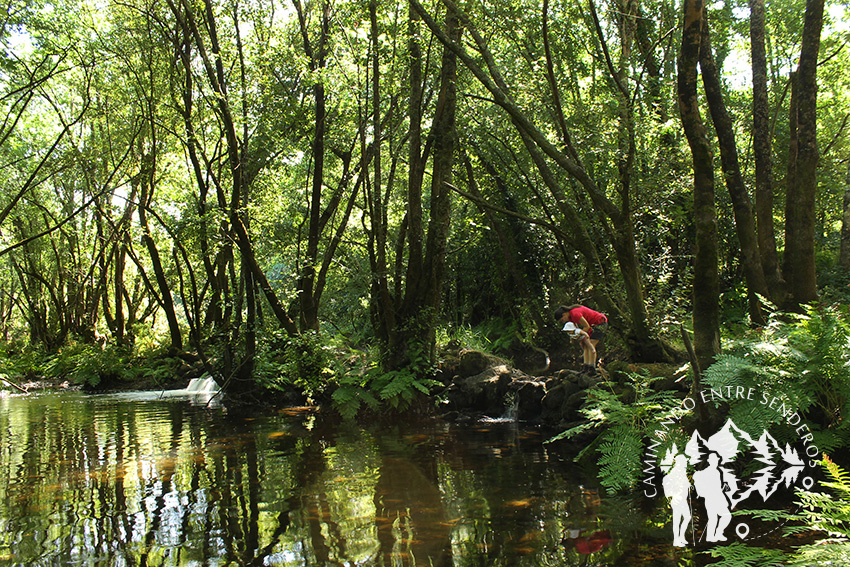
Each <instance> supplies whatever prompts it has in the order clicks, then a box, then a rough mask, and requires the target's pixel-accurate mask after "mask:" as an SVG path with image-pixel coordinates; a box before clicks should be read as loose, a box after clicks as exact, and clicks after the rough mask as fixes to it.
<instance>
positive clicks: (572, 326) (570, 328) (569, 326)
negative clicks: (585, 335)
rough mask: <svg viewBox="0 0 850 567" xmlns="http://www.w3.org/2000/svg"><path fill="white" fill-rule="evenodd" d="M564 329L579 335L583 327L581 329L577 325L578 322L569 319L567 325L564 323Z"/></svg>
mask: <svg viewBox="0 0 850 567" xmlns="http://www.w3.org/2000/svg"><path fill="white" fill-rule="evenodd" d="M563 330H564V331H566V332H568V333H572V334H574V335H576V336H578V335H580V334H581V329H579V328H578V327H576V324H575V323H573V322H572V321H567V324H566V325H564V329H563Z"/></svg>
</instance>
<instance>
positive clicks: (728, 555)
mask: <svg viewBox="0 0 850 567" xmlns="http://www.w3.org/2000/svg"><path fill="white" fill-rule="evenodd" d="M708 553H709V554H711V556H712V557H720V558H721V559H720V561H718V562H716V563H712V566H713V567H774V566H776V567H778V566H781V565H784V564H785V557H784V554H783V553H782V552H781V551H779V550H777V549H767V548H764V547H749V546H747V545H744V544H743V543H741V542H739V541H736V542H734V543H731V544H729V545H723V546H719V547H714V548H712V549H709V550H708Z"/></svg>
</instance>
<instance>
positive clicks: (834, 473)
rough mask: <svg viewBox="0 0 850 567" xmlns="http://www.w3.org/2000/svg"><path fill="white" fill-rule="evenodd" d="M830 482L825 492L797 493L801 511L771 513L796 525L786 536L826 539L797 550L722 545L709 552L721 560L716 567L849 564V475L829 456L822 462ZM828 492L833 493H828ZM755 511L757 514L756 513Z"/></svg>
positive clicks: (822, 484)
mask: <svg viewBox="0 0 850 567" xmlns="http://www.w3.org/2000/svg"><path fill="white" fill-rule="evenodd" d="M821 464H822V465H823V468H824V470H825V472H826V475H827V478H828V479H829V480H826V481H822V482H821V483H820V487H821V488H822V489H824V490H822V491H819V492H810V491H805V490H798V491H797V498H798V503H799V504H800V506H801V511H800V512H797V513H789V512H782V511H775V510H774V511H770V512H771V514H772V516H773V517H772V519H773V520H775V521H776V520H785V521H791V522H794V523H795V525H792V526H790V527H787V528H785V534H786V535H793V534H798V533H802V532H807V531H812V530H814V531H816V532H820V533H821V534H823V535H824V536H825V537H824V538H823V539H820V540H819V541H817V542H816V543H813V544H807V545H802V546H799V547H797V548H796V549H795V550H794V551H791V552H783V551H781V550H777V549H767V548H764V547H757V546H748V545H746V544H744V543H742V542H735V543H732V544H729V545H724V546H719V547H716V548H714V549H712V550H710V551H709V554H710V555H711V556H712V557H715V558H719V559H720V560H719V561H718V562H716V563H712V565H713V566H715V567H779V566H782V567H811V566H820V565H850V473H848V472H847V471H845V470H844V469H842V468H841V467H840V466H838V465H837V464H836V463H835V462H833V461H832V460H831V459H830V458H829V457H826V456H824V458H823V460H822V461H821ZM827 490H829V491H831V493H830V492H827ZM753 512H756V511H753Z"/></svg>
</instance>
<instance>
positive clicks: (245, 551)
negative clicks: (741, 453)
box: [0, 392, 690, 566]
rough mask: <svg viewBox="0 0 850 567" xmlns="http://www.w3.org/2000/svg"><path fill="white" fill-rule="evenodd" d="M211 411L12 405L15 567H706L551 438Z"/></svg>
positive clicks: (528, 431) (2, 513)
mask: <svg viewBox="0 0 850 567" xmlns="http://www.w3.org/2000/svg"><path fill="white" fill-rule="evenodd" d="M208 399H209V395H205V394H200V395H188V394H187V395H180V394H173V393H172V394H167V395H162V394H161V393H157V392H135V393H121V394H107V395H89V394H84V393H79V392H61V393H36V394H27V395H14V394H13V395H6V396H5V397H2V398H0V451H2V453H0V496H2V498H0V566H7V565H22V566H23V565H26V566H31V565H45V566H47V565H87V566H88V565H95V566H140V565H161V566H190V565H191V566H194V565H210V566H218V565H222V566H223V565H286V566H307V565H340V566H354V565H387V566H389V565H392V566H403V565H435V566H437V565H446V566H448V565H455V566H478V565H480V566H490V565H519V566H522V565H529V566H546V565H552V566H555V565H558V566H563V565H614V564H616V565H659V566H661V565H684V564H690V560H689V559H688V556H687V555H686V556H684V557H683V556H682V553H683V552H681V551H680V550H676V549H674V548H672V546H671V545H670V542H669V540H670V536H669V534H668V533H667V531H666V530H663V531H662V528H663V525H664V519H663V518H661V519H659V518H653V517H651V516H648V515H647V513H646V511H642V510H641V505H640V503H639V502H632V501H629V500H627V499H622V498H615V497H609V496H607V495H606V494H605V493H604V491H602V490H601V489H600V488H599V487H598V486H596V484H595V483H594V481H593V480H592V478H590V479H589V478H587V476H586V474H585V473H584V472H583V471H582V470H581V469H579V468H578V467H577V465H575V464H574V463H573V462H572V456H571V455H566V454H561V453H560V452H559V451H558V450H557V448H556V447H554V446H553V445H550V444H546V443H544V442H545V441H546V440H547V438H548V436H549V434H548V433H545V432H541V431H540V430H539V429H537V428H534V427H530V426H524V425H523V424H518V423H515V422H505V421H499V420H494V421H479V422H467V423H463V424H455V423H448V422H444V421H440V420H437V419H428V420H416V421H415V423H399V422H395V423H391V422H386V423H383V422H382V423H377V422H376V423H374V424H372V425H362V424H360V425H355V424H349V423H345V422H340V421H339V420H337V419H332V418H328V417H322V415H321V414H320V413H319V412H317V411H316V410H315V409H314V408H293V409H284V410H278V411H253V412H249V413H247V414H246V413H239V412H234V411H232V410H230V411H228V410H227V409H226V408H224V407H222V406H221V405H219V404H216V403H212V404H207V401H208ZM684 553H685V554H686V553H687V552H684Z"/></svg>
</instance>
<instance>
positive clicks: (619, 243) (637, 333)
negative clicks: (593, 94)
mask: <svg viewBox="0 0 850 567" xmlns="http://www.w3.org/2000/svg"><path fill="white" fill-rule="evenodd" d="M410 3H411V5H412V6H413V7H414V8H415V9H416V11H417V13H418V14H419V16H420V17H421V18H422V19H423V20H425V22H426V23H427V25H428V27H429V28H430V29H431V31H432V32H433V33H434V35H435V36H437V38H438V39H439V41H440V42H441V43H442V44H443V45H444V46H445V47H446V48H447V49H449V50H451V51H452V52H453V53H455V54H456V55H457V56H458V57H459V58H460V59H461V60H462V61H463V63H464V65H465V66H466V67H467V69H469V70H470V71H471V72H472V74H473V75H474V76H475V77H476V79H478V80H479V81H480V82H481V84H482V85H483V86H484V87H485V88H486V89H487V90H488V91H489V92H490V93H491V94H492V95H493V102H494V103H495V104H496V105H498V106H499V107H501V108H502V109H503V110H504V111H505V112H506V113H507V114H508V115H509V116H510V118H511V120H512V121H513V123H514V126H515V127H516V129H517V131H519V132H520V133H522V134H523V135H527V136H528V138H529V139H530V140H531V141H532V142H533V143H534V144H535V145H536V146H537V147H538V148H539V149H540V151H541V152H542V153H544V154H545V155H546V156H548V157H549V158H551V159H552V160H553V161H554V162H555V163H556V164H557V165H558V167H560V168H561V169H562V170H563V171H564V172H566V173H567V174H569V175H570V176H571V177H573V178H574V179H575V180H576V181H577V182H578V183H579V184H580V185H581V187H582V188H583V189H584V190H585V191H586V193H587V195H588V196H589V198H590V201H591V202H592V203H593V206H594V207H595V208H596V209H597V210H598V211H599V214H600V215H603V216H604V217H606V218H607V219H609V220H610V221H611V223H612V224H613V225H614V229H615V236H614V240H615V242H614V249H615V251H616V252H617V260H618V262H619V266H620V270H621V272H622V273H623V277H624V278H625V281H626V282H627V285H626V292H627V294H629V298H628V299H629V308H630V315H631V317H632V320H631V321H630V322H629V323H630V325H631V327H632V329H633V330H634V333H633V335H634V338H635V340H636V341H639V342H640V343H641V344H639V345H638V346H639V347H640V349H639V350H638V352H639V353H644V354H641V356H642V357H644V356H655V355H657V356H659V357H662V358H666V355H665V350H664V348H663V346H662V345H661V343H660V341H659V340H658V339H657V337H655V336H654V335H653V334H652V333H651V331H650V330H649V325H648V322H647V318H646V307H645V305H644V304H643V296H642V293H643V292H642V286H641V284H640V279H641V278H640V268H639V266H638V264H637V261H636V255H635V250H634V238H633V228H632V227H631V226H630V224H631V222H632V221H631V218H630V215H631V212H630V211H629V210H628V202H626V203H624V208H622V209H621V208H620V207H619V206H618V205H617V204H616V203H614V202H613V201H612V200H611V199H610V198H609V197H608V195H607V194H606V193H605V191H604V190H602V189H601V188H600V187H599V186H598V185H597V184H596V182H595V180H594V179H593V177H592V176H591V174H590V173H589V171H588V170H587V169H585V168H584V167H583V166H582V164H581V163H580V162H579V161H578V160H576V159H575V158H574V157H573V156H572V155H570V154H568V153H565V152H564V151H561V149H559V148H558V147H557V146H556V145H555V144H554V143H553V142H552V141H551V140H550V139H549V138H548V137H547V136H546V135H545V134H544V133H543V132H542V131H541V130H540V129H539V128H538V127H537V126H536V125H535V124H534V122H533V121H532V120H531V118H530V117H529V115H527V114H526V113H525V112H524V111H523V110H522V108H520V106H519V105H518V104H517V102H516V101H515V100H514V99H513V97H512V95H511V92H510V88H509V87H508V85H507V83H506V81H505V79H504V78H503V77H502V75H501V71H500V69H499V68H498V66H497V63H496V60H495V58H494V57H493V54H492V53H491V52H490V51H489V49H488V47H487V44H486V41H485V40H484V38H483V37H482V36H481V34H480V33H479V32H478V30H477V29H475V27H474V26H473V25H472V23H471V22H470V21H469V17H468V16H467V15H466V14H462V13H461V12H459V11H458V12H457V13H458V14H459V15H460V16H461V17H462V19H463V24H464V26H465V29H466V30H468V32H469V34H470V35H471V36H472V39H473V41H474V42H475V45H476V47H477V49H478V52H479V53H480V54H481V58H482V59H483V61H484V65H485V67H486V71H485V67H482V65H480V64H478V62H477V61H476V59H473V58H472V57H471V56H470V54H469V52H467V51H466V49H464V48H463V47H462V46H461V45H460V44H459V43H458V42H456V41H453V40H452V39H451V38H450V37H449V36H448V35H447V34H446V33H445V32H444V31H443V30H442V29H440V27H439V26H438V25H437V23H436V22H435V20H434V19H433V18H432V17H431V16H430V14H428V12H427V11H426V10H425V9H424V8H423V7H422V5H421V4H420V3H419V2H418V1H417V0H410ZM443 4H445V5H446V6H447V8H448V9H449V10H450V11H451V10H455V11H457V8H456V6H455V4H454V2H452V0H443ZM612 79H613V80H614V81H615V82H619V80H618V78H617V76H616V74H614V75H613V76H612ZM618 88H620V89H621V90H622V87H621V85H618ZM596 269H602V266H596ZM648 353H652V354H651V355H649V354H648Z"/></svg>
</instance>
